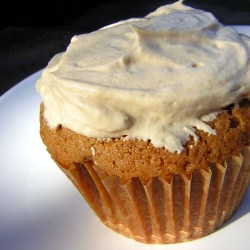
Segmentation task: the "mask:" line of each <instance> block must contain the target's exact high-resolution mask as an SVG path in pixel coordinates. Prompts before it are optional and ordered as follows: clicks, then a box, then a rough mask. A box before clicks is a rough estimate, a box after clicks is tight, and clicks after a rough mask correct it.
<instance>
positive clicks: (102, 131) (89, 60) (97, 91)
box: [37, 1, 250, 152]
mask: <svg viewBox="0 0 250 250" xmlns="http://www.w3.org/2000/svg"><path fill="white" fill-rule="evenodd" d="M249 54H250V46H249V41H248V38H246V37H244V38H243V37H242V36H240V35H239V34H238V33H237V32H236V31H235V30H234V29H232V28H231V27H226V26H223V25H222V24H220V23H219V22H218V21H217V19H216V18H215V17H214V16H213V15H212V14H211V13H207V12H204V11H202V10H196V9H193V8H191V7H188V6H185V5H183V4H182V1H179V2H176V3H174V4H171V5H166V6H163V7H161V8H159V9H157V10H156V11H155V12H152V13H150V14H149V15H147V16H146V17H145V18H138V19H129V20H126V21H122V22H119V23H116V24H113V25H110V26H107V27H104V28H102V29H100V30H98V31H95V32H92V33H89V34H84V35H79V36H75V37H73V39H72V41H71V44H70V45H69V47H68V48H67V50H66V52H65V53H62V54H59V55H56V56H55V57H54V58H53V59H52V60H51V62H50V63H49V65H48V66H47V68H46V69H45V70H44V72H43V74H42V77H41V78H40V79H39V80H38V83H37V90H38V91H39V92H40V94H41V96H42V100H43V103H44V106H45V113H44V116H45V118H46V120H47V122H48V124H49V126H50V127H51V128H55V127H56V126H57V125H58V124H62V125H63V126H65V127H68V128H70V129H72V130H73V131H75V132H77V133H80V134H83V135H86V136H90V137H97V138H100V139H106V138H116V137H121V136H126V138H138V139H142V140H151V142H152V143H153V144H154V145H155V146H156V147H165V148H166V149H168V150H170V151H172V152H175V151H177V152H181V150H182V148H183V143H185V141H186V140H187V139H188V138H189V136H190V135H192V136H194V137H195V138H196V135H195V128H198V129H201V130H204V131H206V132H208V133H215V131H213V130H212V129H211V128H210V127H209V126H208V125H207V124H206V123H205V122H204V120H205V117H206V119H207V117H210V118H214V113H215V112H218V111H220V110H221V109H222V108H223V107H225V106H227V105H229V104H232V103H235V102H237V101H238V100H239V99H240V98H242V96H243V95H246V94H247V93H248V92H249V88H250V75H249V69H250V66H249ZM203 118H204V119H203ZM196 139H198V138H196Z"/></svg>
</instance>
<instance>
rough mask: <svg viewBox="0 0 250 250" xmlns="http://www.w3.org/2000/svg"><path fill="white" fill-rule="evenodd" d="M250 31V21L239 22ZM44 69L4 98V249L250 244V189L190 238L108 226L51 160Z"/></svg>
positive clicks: (147, 249)
mask: <svg viewBox="0 0 250 250" xmlns="http://www.w3.org/2000/svg"><path fill="white" fill-rule="evenodd" d="M237 29H238V30H239V31H240V32H242V33H245V34H250V26H237ZM40 74H41V72H40V71H39V72H37V73H35V74H33V75H31V76H30V77H28V78H26V79H25V80H23V81H22V82H20V83H19V84H17V85H16V86H15V87H14V88H12V89H11V90H10V91H8V92H7V93H5V94H4V95H3V96H1V97H0V126H1V129H0V249H1V250H50V249H51V250H69V249H72V250H83V249H84V250H99V249H100V250H117V249H121V250H124V249H129V250H142V249H143V250H153V249H165V250H170V249H178V250H182V249H192V250H201V249H202V250H206V249H209V250H210V249H213V250H217V249H220V250H221V249H227V250H231V249H241V250H244V249H249V230H250V189H248V193H247V195H246V197H245V199H244V201H243V203H242V204H241V206H240V208H239V210H238V211H237V213H236V214H235V215H234V216H233V218H232V219H231V220H230V221H229V222H228V223H227V224H226V225H225V226H224V227H223V228H221V229H219V230H217V231H216V232H215V233H213V234H211V235H209V236H207V237H204V238H202V239H199V240H195V241H192V242H187V243H179V244H173V245H146V244H142V243H138V242H135V241H133V240H130V239H127V238H126V237H123V236H121V235H118V234H116V233H115V232H113V231H111V230H110V229H108V228H106V227H105V226H104V225H103V224H102V223H101V222H100V221H99V219H98V218H97V217H96V216H95V215H94V214H93V212H92V211H91V210H90V208H89V207H88V205H87V204H86V202H85V201H84V199H83V198H82V197H81V196H80V194H79V193H78V191H77V190H76V189H75V187H74V186H73V185H72V184H71V182H70V181H69V180H68V179H67V178H66V177H65V176H64V174H63V173H62V172H61V171H60V170H59V169H58V167H57V166H56V165H55V164H54V162H53V161H52V160H51V158H50V156H49V155H48V153H47V152H46V149H45V147H44V145H43V144H42V142H41V140H40V136H39V120H38V119H39V118H38V113H39V104H40V97H39V96H38V94H37V93H36V91H35V88H34V85H35V82H36V80H37V78H38V77H39V76H40Z"/></svg>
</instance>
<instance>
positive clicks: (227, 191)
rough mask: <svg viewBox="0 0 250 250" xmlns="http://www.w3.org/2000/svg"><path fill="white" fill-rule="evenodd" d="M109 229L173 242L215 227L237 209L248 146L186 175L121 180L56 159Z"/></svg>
mask: <svg viewBox="0 0 250 250" xmlns="http://www.w3.org/2000/svg"><path fill="white" fill-rule="evenodd" d="M58 165H59V166H60V167H61V169H62V170H63V171H64V173H65V174H66V175H67V176H68V177H69V179H70V180H71V181H72V182H73V183H74V184H75V186H76V187H77V188H78V189H79V191H80V192H81V194H82V195H83V196H84V197H85V199H86V201H87V202H88V203H89V205H90V206H91V207H92V209H93V210H94V211H95V213H96V214H97V215H98V217H99V218H100V219H101V221H102V222H103V223H104V224H105V225H106V226H108V227H109V228H111V229H113V230H114V231H116V232H118V233H120V234H122V235H125V236H127V237H129V238H132V239H135V240H137V241H141V242H145V243H176V242H183V241H189V240H192V239H197V238H200V237H203V236H205V235H208V234H210V233H211V232H213V231H215V229H216V228H218V227H219V226H221V225H222V224H223V223H224V222H225V221H226V220H227V219H229V218H230V217H231V215H232V213H233V212H234V211H235V210H236V209H237V207H238V206H239V204H240V202H241V200H242V199H243V196H244V194H245V193H246V190H247V187H248V184H249V181H250V167H249V166H250V147H245V148H243V150H242V152H241V154H240V155H239V156H232V157H229V158H228V159H227V160H226V161H225V162H224V163H223V164H219V163H216V164H211V166H209V168H208V170H196V171H194V172H193V174H192V175H190V176H186V175H171V176H168V177H165V178H162V177H153V178H151V179H150V180H148V181H147V182H145V181H143V180H142V179H141V178H140V177H135V178H132V179H130V180H129V181H127V182H125V183H124V182H122V180H120V178H119V177H117V176H110V175H107V174H106V173H105V171H103V170H101V169H100V168H98V167H97V166H95V165H94V164H93V162H86V163H85V164H84V165H83V164H81V163H76V164H75V167H74V168H71V169H67V167H65V166H62V165H61V164H58Z"/></svg>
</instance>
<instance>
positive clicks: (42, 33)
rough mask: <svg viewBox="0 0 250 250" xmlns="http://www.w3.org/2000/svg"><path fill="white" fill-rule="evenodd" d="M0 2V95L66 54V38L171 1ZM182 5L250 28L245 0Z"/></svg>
mask: <svg viewBox="0 0 250 250" xmlns="http://www.w3.org/2000/svg"><path fill="white" fill-rule="evenodd" d="M4 2H5V4H4V5H2V4H1V6H0V95H1V94H3V93H4V92H5V91H7V90H8V89H9V88H11V87H12V86H14V85H15V84H16V83H18V82H19V81H21V80H22V79H24V78H25V77H27V76H29V75H30V74H32V73H34V72H36V71H38V70H40V69H42V68H44V67H46V65H47V63H48V61H49V60H50V59H51V57H52V56H53V55H55V54H56V53H58V52H61V51H64V50H65V49H66V47H67V45H68V44H69V42H70V39H71V37H72V36H74V35H77V34H81V33H86V32H91V31H94V30H96V29H98V28H100V27H102V26H104V25H107V24H111V23H113V22H116V21H120V20H122V19H127V18H131V17H142V16H144V15H146V14H148V13H149V12H151V11H153V10H155V9H156V8H157V7H160V6H161V5H164V4H168V3H172V2H174V1H167V0H165V1H163V0H162V1H160V0H156V1H153V0H150V1H149V0H144V1H143V0H142V1H138V0H133V1H131V0H121V1H119V0H113V1H111V0H110V1H96V0H91V1H88V0H82V1H76V0H68V1H66V0H54V1H53V0H52V1H48V2H46V1H32V2H28V1H25V0H23V1H19V2H17V3H14V2H13V1H9V2H6V1H4ZM185 4H187V5H190V6H192V7H196V8H200V9H203V10H206V11H210V12H212V13H213V14H214V15H215V16H216V17H217V18H218V19H219V20H220V21H221V22H222V23H224V24H232V25H233V24H236V25H250V0H238V1H237V0H196V1H195V0H186V1H185Z"/></svg>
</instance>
